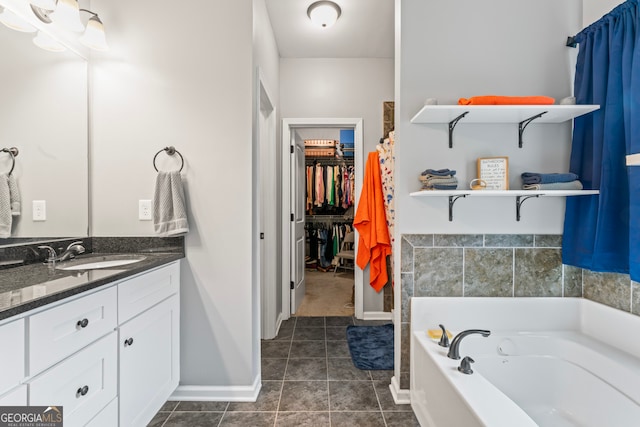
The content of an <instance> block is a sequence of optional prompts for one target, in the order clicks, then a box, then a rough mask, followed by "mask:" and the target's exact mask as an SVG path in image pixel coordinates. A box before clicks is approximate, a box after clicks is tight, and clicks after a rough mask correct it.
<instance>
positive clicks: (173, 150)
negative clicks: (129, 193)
mask: <svg viewBox="0 0 640 427" xmlns="http://www.w3.org/2000/svg"><path fill="white" fill-rule="evenodd" d="M163 151H164V152H166V153H167V155H169V156H173V155H174V154H177V155H178V156H180V163H181V164H180V170H178V172H182V168H183V167H184V157H182V154H180V152H179V151H178V150H176V148H175V147H173V146H169V147H164V148H163V149H162V150H160V151H158V152H157V153H156V155H155V156H153V168H154V169H155V170H156V172H159V171H158V167H157V166H156V158H157V157H158V154H160V153H162V152H163ZM12 170H13V169H12Z"/></svg>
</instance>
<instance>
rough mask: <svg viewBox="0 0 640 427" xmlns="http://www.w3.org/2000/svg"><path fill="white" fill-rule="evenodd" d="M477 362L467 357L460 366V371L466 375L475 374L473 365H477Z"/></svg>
mask: <svg viewBox="0 0 640 427" xmlns="http://www.w3.org/2000/svg"><path fill="white" fill-rule="evenodd" d="M475 362H476V361H475V360H473V359H472V358H471V357H469V356H465V357H464V358H463V359H462V362H460V366H458V371H460V372H462V373H463V374H466V375H471V374H473V369H471V364H472V363H475Z"/></svg>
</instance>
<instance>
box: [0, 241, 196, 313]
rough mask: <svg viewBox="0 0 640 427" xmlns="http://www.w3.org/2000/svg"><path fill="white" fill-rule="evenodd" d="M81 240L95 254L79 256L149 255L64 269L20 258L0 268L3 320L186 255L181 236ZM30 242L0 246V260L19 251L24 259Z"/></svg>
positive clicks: (58, 242)
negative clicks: (89, 267)
mask: <svg viewBox="0 0 640 427" xmlns="http://www.w3.org/2000/svg"><path fill="white" fill-rule="evenodd" d="M74 241H77V239H71V240H68V241H67V240H63V241H61V240H55V241H52V242H46V243H45V242H41V243H40V244H49V245H50V246H53V247H54V248H58V247H59V246H62V247H66V245H67V244H69V243H71V242H74ZM82 241H83V243H84V246H85V248H86V249H87V252H92V254H87V255H84V254H83V255H80V257H79V259H81V257H82V256H92V255H98V254H107V253H138V254H144V255H145V256H146V259H145V260H143V261H140V262H137V263H133V264H128V265H124V266H118V267H115V268H106V269H97V270H90V271H63V270H57V269H54V268H51V267H49V266H47V265H43V264H42V262H41V261H40V260H37V259H35V258H33V259H30V260H29V261H28V263H26V264H25V263H22V262H21V263H20V264H18V265H17V266H14V267H11V268H3V269H0V320H2V319H7V318H9V317H12V316H15V315H18V314H20V313H24V312H26V311H29V310H32V309H34V308H37V307H41V306H43V305H46V304H50V303H52V302H54V301H58V300H61V299H63V298H67V297H69V296H71V295H75V294H78V293H81V292H85V291H87V290H90V289H94V288H96V287H98V286H102V285H103V284H106V283H109V282H113V281H115V280H120V279H123V278H125V277H128V276H131V275H134V274H138V273H141V272H144V271H146V270H149V269H151V268H154V267H157V266H160V265H163V264H166V263H169V262H171V261H174V260H177V259H180V258H184V239H183V238H182V237H178V238H170V239H164V238H130V237H127V238H122V239H121V238H108V239H107V244H105V243H104V242H103V238H93V239H92V238H85V239H82ZM28 246H32V245H28ZM28 246H20V247H11V248H3V249H2V250H0V261H6V260H7V259H11V258H12V257H13V258H14V259H16V258H15V257H16V256H17V255H20V258H18V259H20V260H24V258H22V256H23V254H28V253H32V252H29V249H28ZM35 246H37V244H36V245H35ZM34 249H35V248H34ZM96 249H98V250H96Z"/></svg>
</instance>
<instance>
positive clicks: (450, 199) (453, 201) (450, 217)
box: [449, 194, 467, 222]
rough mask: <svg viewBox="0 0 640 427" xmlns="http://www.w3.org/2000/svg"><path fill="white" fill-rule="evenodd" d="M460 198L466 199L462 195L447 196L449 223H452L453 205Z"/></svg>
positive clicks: (464, 195)
mask: <svg viewBox="0 0 640 427" xmlns="http://www.w3.org/2000/svg"><path fill="white" fill-rule="evenodd" d="M461 197H462V198H464V197H467V195H466V194H463V195H461V196H449V221H450V222H451V221H453V205H454V204H455V203H456V201H457V200H458V199H459V198H461Z"/></svg>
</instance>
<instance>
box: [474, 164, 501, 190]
mask: <svg viewBox="0 0 640 427" xmlns="http://www.w3.org/2000/svg"><path fill="white" fill-rule="evenodd" d="M477 168H478V179H479V180H482V181H484V182H485V183H486V188H485V189H486V190H508V189H509V157H479V158H478V160H477Z"/></svg>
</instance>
